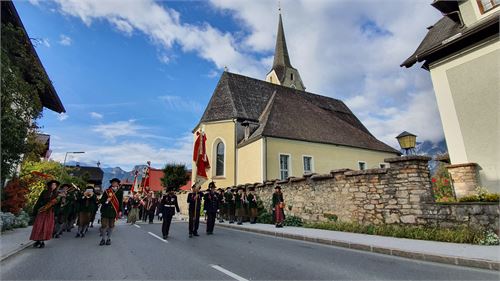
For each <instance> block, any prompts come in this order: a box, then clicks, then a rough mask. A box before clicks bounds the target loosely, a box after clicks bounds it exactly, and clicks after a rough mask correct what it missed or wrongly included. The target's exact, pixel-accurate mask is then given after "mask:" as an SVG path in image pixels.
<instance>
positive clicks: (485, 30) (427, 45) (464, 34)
mask: <svg viewBox="0 0 500 281" xmlns="http://www.w3.org/2000/svg"><path fill="white" fill-rule="evenodd" d="M455 15H456V14H452V15H450V16H443V17H442V18H441V19H440V20H439V21H437V22H436V23H435V24H434V25H433V26H431V27H429V28H428V29H429V31H428V32H427V34H426V35H425V37H424V39H423V40H422V42H421V43H420V45H419V46H418V48H417V49H416V50H415V52H414V53H413V54H412V55H411V56H410V57H409V58H407V59H406V60H405V61H404V62H403V63H402V64H401V66H405V67H411V66H413V65H414V64H415V63H417V62H422V61H427V63H429V62H430V61H433V60H436V59H439V58H440V57H444V56H446V55H449V54H451V53H453V52H456V51H458V50H460V49H463V48H466V47H467V46H470V45H472V44H474V43H477V42H479V41H481V40H482V39H484V38H486V37H488V36H491V35H492V34H496V35H497V36H498V22H499V16H500V13H499V12H495V13H493V14H491V15H489V16H488V17H486V18H484V19H482V20H481V21H479V22H477V23H475V24H473V25H470V26H466V25H464V24H461V21H460V18H459V17H453V18H452V17H451V16H455Z"/></svg>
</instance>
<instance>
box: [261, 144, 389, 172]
mask: <svg viewBox="0 0 500 281" xmlns="http://www.w3.org/2000/svg"><path fill="white" fill-rule="evenodd" d="M266 140H267V141H266V159H267V162H266V165H267V168H266V170H267V172H266V180H270V179H279V178H280V166H279V155H280V154H289V155H290V159H291V172H289V175H290V176H293V177H301V176H302V175H303V174H304V166H303V165H304V164H303V156H312V157H313V165H312V166H313V173H319V174H324V173H329V172H330V171H331V170H332V169H341V168H349V169H353V170H357V169H358V168H359V166H358V161H364V162H365V163H366V168H367V169H370V168H379V164H380V163H384V159H385V158H390V157H394V156H396V155H397V154H395V153H394V154H393V153H388V152H378V151H373V150H367V149H360V148H352V147H347V146H340V145H331V144H320V143H311V142H304V141H296V140H287V139H278V138H270V137H268V138H266ZM387 166H389V164H387Z"/></svg>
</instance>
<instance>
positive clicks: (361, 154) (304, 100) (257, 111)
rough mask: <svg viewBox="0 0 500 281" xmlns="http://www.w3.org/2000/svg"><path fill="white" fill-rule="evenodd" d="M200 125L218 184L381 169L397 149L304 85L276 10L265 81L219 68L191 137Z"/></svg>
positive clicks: (337, 104)
mask: <svg viewBox="0 0 500 281" xmlns="http://www.w3.org/2000/svg"><path fill="white" fill-rule="evenodd" d="M202 129H203V130H204V131H205V133H206V136H207V141H206V148H207V156H208V159H209V160H210V166H211V168H210V169H209V171H208V177H209V179H210V180H213V181H215V182H216V183H217V186H219V187H229V186H236V185H241V184H247V183H256V182H264V181H266V180H272V179H287V178H289V177H301V176H303V175H304V174H312V173H317V174H324V173H330V171H331V170H333V169H340V168H349V169H353V170H358V169H369V168H380V167H388V163H384V159H385V158H390V157H394V156H397V155H400V153H399V151H397V150H395V149H394V148H392V147H390V146H388V145H386V144H384V143H383V142H381V141H379V140H377V139H376V138H375V137H374V136H373V135H372V134H371V133H370V132H369V131H368V130H367V129H366V127H365V126H364V125H363V124H362V123H361V122H360V121H359V119H358V118H357V117H356V116H354V114H353V113H352V112H351V110H350V109H349V108H348V107H347V106H346V105H345V104H344V103H343V102H342V101H340V100H337V99H333V98H330V97H326V96H321V95H316V94H313V93H309V92H306V91H305V86H304V83H303V82H302V79H301V77H300V75H299V72H298V70H297V69H295V68H294V67H293V66H292V65H291V63H290V57H289V55H288V50H287V47H286V41H285V35H284V29H283V22H282V18H281V15H280V17H279V23H278V33H277V39H276V49H275V55H274V62H273V66H272V69H271V71H269V73H268V74H267V76H266V80H265V81H263V80H258V79H254V78H250V77H246V76H242V75H238V74H235V73H230V72H228V71H225V72H224V73H223V74H222V76H221V78H220V80H219V82H218V84H217V86H216V88H215V90H214V93H213V95H212V97H211V99H210V101H209V103H208V105H207V107H206V109H205V112H204V114H203V116H202V118H201V120H200V122H199V123H198V125H197V126H196V127H195V128H194V130H193V134H194V138H195V137H196V132H197V131H199V130H202ZM195 166H196V165H193V167H195ZM206 185H208V182H207V183H205V184H204V187H205V186H206Z"/></svg>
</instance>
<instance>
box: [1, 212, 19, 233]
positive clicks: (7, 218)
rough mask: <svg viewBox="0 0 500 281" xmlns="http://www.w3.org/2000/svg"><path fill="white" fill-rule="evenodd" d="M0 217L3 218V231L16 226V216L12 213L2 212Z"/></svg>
mask: <svg viewBox="0 0 500 281" xmlns="http://www.w3.org/2000/svg"><path fill="white" fill-rule="evenodd" d="M0 218H1V220H2V231H6V230H11V229H13V228H14V220H15V219H16V217H15V216H14V214H12V213H9V212H7V213H3V212H0Z"/></svg>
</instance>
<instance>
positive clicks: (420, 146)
mask: <svg viewBox="0 0 500 281" xmlns="http://www.w3.org/2000/svg"><path fill="white" fill-rule="evenodd" d="M447 152H448V147H447V146H446V141H445V140H444V139H442V140H441V141H438V142H431V141H424V142H417V146H416V147H415V154H417V155H427V156H430V157H432V158H434V157H435V156H436V155H441V154H445V153H447ZM401 153H404V150H401ZM437 164H438V162H437V161H434V160H431V161H429V169H430V170H431V173H433V172H434V170H435V169H436V167H437Z"/></svg>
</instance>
